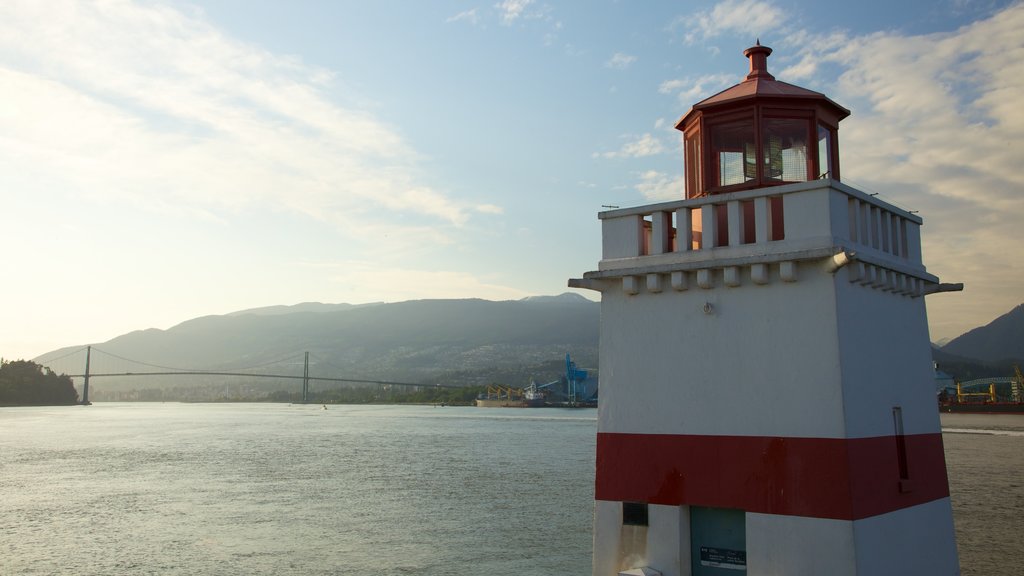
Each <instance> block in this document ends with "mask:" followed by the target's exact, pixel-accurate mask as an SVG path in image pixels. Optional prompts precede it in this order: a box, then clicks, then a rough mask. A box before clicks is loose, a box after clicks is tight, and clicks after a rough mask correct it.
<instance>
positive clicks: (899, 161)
mask: <svg viewBox="0 0 1024 576" xmlns="http://www.w3.org/2000/svg"><path fill="white" fill-rule="evenodd" d="M1022 29H1024V4H1020V3H1017V4H1015V5H1013V6H1010V7H1008V8H1006V9H1004V10H1003V11H1001V12H999V13H997V14H995V15H993V16H991V17H990V18H987V19H984V20H980V21H977V22H975V23H973V24H970V25H967V26H965V27H963V28H960V29H959V30H956V31H953V32H947V33H938V34H928V35H901V34H899V33H895V32H883V33H875V34H870V35H866V36H852V35H845V34H842V33H828V34H820V35H818V34H813V33H807V32H804V33H803V34H802V35H801V36H800V37H799V38H797V39H795V40H794V42H793V45H792V46H793V49H794V50H797V51H798V53H797V56H798V61H797V63H796V64H794V65H793V66H792V67H791V68H789V69H787V70H786V71H784V72H783V73H782V74H793V75H795V76H801V77H812V78H813V76H812V75H815V76H817V75H822V74H824V73H825V68H824V67H832V68H835V69H836V70H838V73H837V77H836V78H835V79H834V83H832V82H831V81H830V84H831V86H832V87H831V88H828V87H825V88H823V89H822V90H823V91H825V92H826V93H828V95H829V96H830V97H832V98H833V99H834V100H836V101H837V102H839V103H841V104H843V105H844V106H846V107H848V108H850V109H851V111H852V115H851V116H850V118H848V119H846V120H844V121H843V123H842V124H841V126H840V144H841V146H840V147H841V151H842V174H843V179H844V180H845V181H846V182H847V183H849V184H852V185H854V186H856V187H862V188H866V189H868V190H870V191H872V192H880V193H882V194H883V195H885V196H887V197H889V198H892V199H894V200H895V201H896V202H897V203H898V204H899V205H901V206H904V207H907V208H910V209H913V210H916V211H919V212H920V214H921V215H922V216H923V217H924V220H925V225H924V227H923V229H922V234H923V242H924V252H925V262H926V263H927V264H928V266H929V270H930V271H931V272H933V273H935V274H937V275H939V276H940V277H942V278H943V279H944V280H945V281H951V282H958V281H963V282H965V284H966V288H965V291H964V293H962V294H953V295H941V296H931V297H929V302H928V304H929V317H930V320H931V325H932V327H933V334H932V336H933V337H935V338H938V337H943V336H956V335H959V334H960V333H962V332H964V331H965V330H967V329H969V328H972V327H975V326H977V325H979V324H981V323H983V322H987V321H988V320H990V319H992V318H994V317H995V316H998V315H999V314H1001V313H1004V312H1006V311H1008V310H1009V309H1011V308H1012V307H1013V306H1015V305H1017V304H1020V303H1021V301H1022V299H1024V298H1022V296H1021V290H1020V283H1021V280H1022V279H1024V265H1022V264H1021V263H1019V262H1018V259H1017V258H1014V257H1012V256H1009V255H1013V254H1020V253H1022V252H1024V239H1022V236H1021V234H1020V222H1021V219H1022V218H1024V171H1022V170H1021V169H1020V166H1024V147H1022V146H1020V145H1019V143H1020V142H1024V109H1021V107H1020V106H1019V95H1020V94H1021V93H1024V36H1021V34H1020V30H1022ZM782 74H780V76H782ZM819 80H820V79H819Z"/></svg>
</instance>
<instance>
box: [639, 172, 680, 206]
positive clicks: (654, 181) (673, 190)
mask: <svg viewBox="0 0 1024 576" xmlns="http://www.w3.org/2000/svg"><path fill="white" fill-rule="evenodd" d="M638 176H639V182H638V183H637V184H636V186H635V187H636V190H637V191H638V192H640V193H641V194H643V196H644V198H646V199H647V200H649V201H651V202H668V201H672V200H682V199H683V198H684V197H685V195H686V194H685V186H686V184H685V181H684V180H683V177H682V176H675V177H673V176H669V175H667V174H664V173H662V172H658V171H656V170H648V171H646V172H643V173H641V174H639V175H638Z"/></svg>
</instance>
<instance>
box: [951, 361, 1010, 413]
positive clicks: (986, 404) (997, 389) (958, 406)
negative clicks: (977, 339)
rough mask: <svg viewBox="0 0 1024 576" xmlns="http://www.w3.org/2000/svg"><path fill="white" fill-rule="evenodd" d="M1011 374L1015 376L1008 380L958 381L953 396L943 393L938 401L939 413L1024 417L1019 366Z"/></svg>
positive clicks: (1007, 378)
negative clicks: (1014, 415) (1023, 415)
mask: <svg viewBox="0 0 1024 576" xmlns="http://www.w3.org/2000/svg"><path fill="white" fill-rule="evenodd" d="M1014 371H1015V372H1016V374H1014V375H1013V376H1010V377H1004V378H982V379H979V380H971V381H969V382H959V381H958V382H957V383H956V393H955V394H947V393H945V392H943V394H942V395H941V396H940V397H939V411H940V412H960V413H973V414H1024V375H1022V374H1021V371H1020V367H1019V366H1014ZM1007 391H1008V392H1009V394H1007V393H1006V392H1007Z"/></svg>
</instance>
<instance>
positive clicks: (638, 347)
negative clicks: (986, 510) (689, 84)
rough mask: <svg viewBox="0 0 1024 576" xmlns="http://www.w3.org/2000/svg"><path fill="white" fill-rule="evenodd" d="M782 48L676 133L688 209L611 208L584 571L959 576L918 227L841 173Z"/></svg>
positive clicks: (697, 108)
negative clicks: (785, 71)
mask: <svg viewBox="0 0 1024 576" xmlns="http://www.w3.org/2000/svg"><path fill="white" fill-rule="evenodd" d="M769 54H771V49H770V48H768V47H766V46H761V45H760V44H758V45H755V46H753V47H751V48H749V49H748V50H746V51H745V52H744V55H745V56H747V57H748V58H749V60H750V72H749V74H747V76H746V78H745V79H744V80H743V81H742V82H740V83H739V84H737V85H736V86H733V87H731V88H729V89H727V90H725V91H723V92H721V93H719V94H716V95H714V96H712V97H710V98H708V99H706V100H704V101H702V102H700V103H698V104H696V105H694V106H693V107H692V108H691V109H690V110H689V111H688V112H687V113H686V114H685V115H684V116H683V117H682V118H681V120H680V121H679V123H678V125H677V126H676V128H678V129H679V130H680V131H681V132H682V140H683V153H684V156H685V167H686V191H685V198H684V199H681V200H678V201H672V202H666V203H661V204H653V205H647V206H640V207H636V208H623V209H615V210H610V211H606V212H602V213H601V214H599V219H600V220H601V224H602V259H601V261H600V262H599V264H598V269H597V270H596V271H592V272H587V273H586V274H584V277H583V278H582V279H574V280H570V281H569V285H570V286H572V287H578V288H589V289H593V290H598V291H600V292H601V341H600V372H601V396H600V402H599V409H598V436H597V470H596V484H595V500H596V502H595V515H594V558H593V574H594V575H595V576H609V575H615V574H621V573H629V574H654V573H660V574H663V575H665V576H684V575H685V576H703V575H729V576H736V575H738V574H744V573H747V574H751V575H754V574H757V575H762V574H764V575H768V574H785V575H787V576H810V575H820V574H829V575H831V576H855V575H856V576H868V575H871V576H879V575H901V576H906V575H918V576H925V575H927V576H935V575H943V576H952V575H954V574H959V565H958V559H957V551H956V543H955V536H954V530H953V521H952V511H951V507H950V501H949V488H948V483H947V478H946V465H945V458H944V454H943V446H942V436H941V431H940V424H939V415H938V410H937V407H936V398H935V391H934V386H933V384H932V363H931V350H930V346H929V338H928V324H927V318H926V312H925V303H924V296H925V295H926V294H930V293H933V292H937V291H943V290H946V289H956V288H957V287H956V286H951V285H944V284H940V283H939V280H938V278H936V277H935V276H933V275H931V274H929V273H928V272H927V271H926V269H925V266H924V264H923V263H922V259H921V242H920V226H921V224H922V220H921V218H919V217H918V216H916V215H914V214H912V213H909V212H907V211H905V210H902V209H900V208H898V207H896V206H894V205H891V204H888V203H886V202H883V201H881V200H880V199H878V198H877V197H875V196H874V195H871V194H866V193H864V192H862V191H860V190H857V189H854V188H852V187H850V186H847V185H845V184H843V183H842V182H840V180H839V177H840V170H839V168H840V167H839V138H838V125H839V121H840V120H842V119H843V118H845V117H846V116H847V115H848V114H849V111H847V110H846V109H845V108H843V107H842V106H840V105H838V104H836V103H835V102H833V101H832V100H830V99H829V98H828V97H826V96H825V95H823V94H821V93H818V92H814V91H811V90H806V89H804V88H800V87H797V86H794V85H792V84H787V83H785V82H781V81H777V80H775V78H774V77H773V76H772V75H771V74H770V73H769V72H768V67H767V59H768V56H769Z"/></svg>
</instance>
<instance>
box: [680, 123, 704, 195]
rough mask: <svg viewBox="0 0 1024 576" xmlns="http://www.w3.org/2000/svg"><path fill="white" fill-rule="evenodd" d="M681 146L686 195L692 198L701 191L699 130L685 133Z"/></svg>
mask: <svg viewBox="0 0 1024 576" xmlns="http://www.w3.org/2000/svg"><path fill="white" fill-rule="evenodd" d="M683 148H684V150H685V154H686V159H685V160H686V196H687V198H693V197H696V196H698V195H700V193H701V192H702V190H701V186H702V185H703V182H702V181H701V177H700V167H701V166H700V165H701V153H700V131H699V130H693V131H692V132H690V133H689V134H687V135H686V139H685V141H684V145H683Z"/></svg>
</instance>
